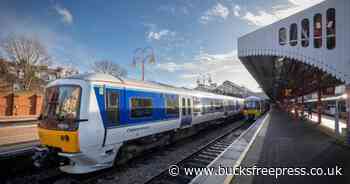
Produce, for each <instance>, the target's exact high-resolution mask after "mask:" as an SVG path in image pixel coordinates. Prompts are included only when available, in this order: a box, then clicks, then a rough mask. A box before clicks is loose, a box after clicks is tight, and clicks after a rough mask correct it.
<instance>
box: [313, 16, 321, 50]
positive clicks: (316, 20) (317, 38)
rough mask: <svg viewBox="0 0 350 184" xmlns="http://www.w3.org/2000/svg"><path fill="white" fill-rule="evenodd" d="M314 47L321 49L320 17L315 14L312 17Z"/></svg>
mask: <svg viewBox="0 0 350 184" xmlns="http://www.w3.org/2000/svg"><path fill="white" fill-rule="evenodd" d="M314 47H315V48H321V47H322V15H321V14H316V15H315V16H314Z"/></svg>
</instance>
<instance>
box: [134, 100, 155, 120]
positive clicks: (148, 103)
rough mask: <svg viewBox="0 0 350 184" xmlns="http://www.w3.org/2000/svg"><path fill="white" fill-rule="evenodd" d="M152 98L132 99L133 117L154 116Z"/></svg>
mask: <svg viewBox="0 0 350 184" xmlns="http://www.w3.org/2000/svg"><path fill="white" fill-rule="evenodd" d="M152 106H153V105H152V99H151V98H132V99H131V117H132V118H143V117H149V116H152Z"/></svg>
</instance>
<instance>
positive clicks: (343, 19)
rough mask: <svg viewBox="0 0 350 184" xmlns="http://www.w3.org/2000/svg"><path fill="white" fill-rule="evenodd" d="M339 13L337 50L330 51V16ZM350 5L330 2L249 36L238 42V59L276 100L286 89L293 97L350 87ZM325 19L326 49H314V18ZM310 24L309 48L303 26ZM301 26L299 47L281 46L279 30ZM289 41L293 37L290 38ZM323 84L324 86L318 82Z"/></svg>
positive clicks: (340, 0)
mask: <svg viewBox="0 0 350 184" xmlns="http://www.w3.org/2000/svg"><path fill="white" fill-rule="evenodd" d="M329 8H335V9H336V47H335V48H334V49H332V50H329V49H327V48H326V42H327V39H326V33H327V30H326V25H327V22H326V17H327V16H326V15H327V14H326V12H327V10H328V9H329ZM349 10H350V1H349V0H328V1H324V2H322V3H320V4H318V5H316V6H314V7H311V8H309V9H307V10H304V11H302V12H299V13H297V14H295V15H292V16H290V17H288V18H286V19H283V20H281V21H278V22H276V23H273V24H271V25H269V26H266V27H263V28H261V29H258V30H256V31H254V32H252V33H250V34H247V35H245V36H243V37H241V38H239V40H238V56H239V58H240V60H241V61H242V63H243V64H244V65H245V67H246V68H247V69H248V71H249V72H250V73H251V74H252V76H253V77H254V78H255V79H256V80H257V82H258V83H259V84H260V86H261V87H262V89H263V90H264V91H265V93H266V94H267V95H268V96H269V97H270V98H272V99H273V100H278V99H280V98H282V96H283V95H282V93H283V90H284V89H291V91H292V95H291V98H292V97H297V96H301V95H305V94H309V93H312V92H314V91H316V90H317V89H318V88H319V87H321V88H326V87H330V86H335V85H339V84H342V83H346V84H350V52H349V51H350V36H349V33H350V22H349V21H348V19H349V18H350V11H349ZM319 13H320V14H321V15H322V25H323V27H322V32H323V34H322V41H323V45H322V48H314V45H313V43H314V40H313V36H314V33H313V32H314V29H313V25H314V22H313V20H314V16H315V15H316V14H319ZM305 18H307V19H309V21H310V39H309V43H310V44H309V46H308V47H302V46H301V40H300V38H301V36H300V35H301V22H302V20H303V19H305ZM293 23H297V25H298V44H297V45H296V46H291V45H290V44H289V43H287V44H286V45H280V44H279V30H280V28H286V29H287V33H288V34H289V29H290V26H291V24H293ZM288 38H289V37H288ZM318 81H320V83H319V82H318Z"/></svg>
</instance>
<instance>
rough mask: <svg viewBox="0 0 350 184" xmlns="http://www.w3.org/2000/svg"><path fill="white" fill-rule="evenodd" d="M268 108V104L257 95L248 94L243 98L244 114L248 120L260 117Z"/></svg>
mask: <svg viewBox="0 0 350 184" xmlns="http://www.w3.org/2000/svg"><path fill="white" fill-rule="evenodd" d="M268 109H269V104H268V102H267V101H266V100H264V99H263V98H261V97H257V96H249V97H247V98H245V100H244V111H243V113H244V116H245V117H246V118H247V119H249V120H254V119H257V118H258V117H260V116H261V115H262V114H263V113H265V112H266V111H267V110H268Z"/></svg>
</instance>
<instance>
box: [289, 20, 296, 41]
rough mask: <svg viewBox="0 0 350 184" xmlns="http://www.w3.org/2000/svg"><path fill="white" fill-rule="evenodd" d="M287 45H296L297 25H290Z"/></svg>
mask: <svg viewBox="0 0 350 184" xmlns="http://www.w3.org/2000/svg"><path fill="white" fill-rule="evenodd" d="M289 44H290V45H291V46H296V45H297V44H298V25H297V24H296V23H293V24H291V25H290V30H289Z"/></svg>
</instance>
